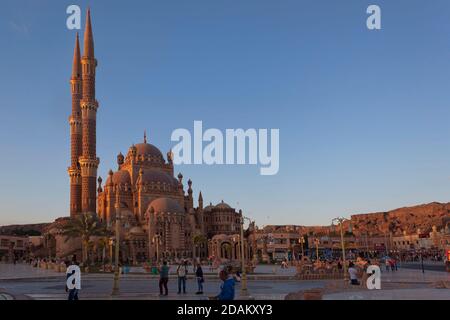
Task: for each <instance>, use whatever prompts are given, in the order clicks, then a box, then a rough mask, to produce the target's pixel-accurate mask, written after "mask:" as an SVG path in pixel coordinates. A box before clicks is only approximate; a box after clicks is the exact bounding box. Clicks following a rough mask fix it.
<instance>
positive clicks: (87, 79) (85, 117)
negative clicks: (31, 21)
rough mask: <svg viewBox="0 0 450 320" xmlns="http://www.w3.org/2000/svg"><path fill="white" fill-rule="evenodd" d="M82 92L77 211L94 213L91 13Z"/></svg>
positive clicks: (95, 160) (95, 105)
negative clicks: (81, 145) (79, 203)
mask: <svg viewBox="0 0 450 320" xmlns="http://www.w3.org/2000/svg"><path fill="white" fill-rule="evenodd" d="M81 66H82V72H81V75H82V81H81V83H82V91H83V98H82V99H81V126H82V136H83V138H82V140H83V152H82V156H81V157H80V159H79V163H80V166H81V210H82V212H94V213H95V212H96V207H97V206H96V202H97V199H96V198H97V186H96V184H97V168H98V165H99V162H100V159H99V158H97V154H96V125H97V124H96V118H97V109H98V102H97V100H95V68H96V67H97V60H96V59H95V56H94V37H93V36H92V26H91V12H90V10H89V9H88V11H87V18H86V28H85V31H84V54H83V57H82V58H81Z"/></svg>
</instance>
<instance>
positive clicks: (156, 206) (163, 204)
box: [148, 198, 184, 213]
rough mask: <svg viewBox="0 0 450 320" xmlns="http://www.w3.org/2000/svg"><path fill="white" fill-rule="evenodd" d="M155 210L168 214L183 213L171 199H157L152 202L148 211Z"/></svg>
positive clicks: (178, 205)
mask: <svg viewBox="0 0 450 320" xmlns="http://www.w3.org/2000/svg"><path fill="white" fill-rule="evenodd" d="M151 208H153V210H155V212H170V213H184V209H183V208H182V207H181V205H180V203H179V202H178V201H177V200H174V199H171V198H158V199H155V200H153V201H152V202H151V203H150V204H149V206H148V209H149V210H151Z"/></svg>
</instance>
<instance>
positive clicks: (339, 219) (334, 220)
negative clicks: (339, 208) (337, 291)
mask: <svg viewBox="0 0 450 320" xmlns="http://www.w3.org/2000/svg"><path fill="white" fill-rule="evenodd" d="M347 220H348V219H346V218H334V219H333V220H332V222H331V223H334V222H338V223H339V226H340V229H341V230H340V231H341V247H342V267H343V270H344V280H345V281H348V275H347V262H346V261H345V242H344V228H343V223H344V221H347Z"/></svg>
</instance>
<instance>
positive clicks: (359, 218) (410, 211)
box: [351, 202, 450, 234]
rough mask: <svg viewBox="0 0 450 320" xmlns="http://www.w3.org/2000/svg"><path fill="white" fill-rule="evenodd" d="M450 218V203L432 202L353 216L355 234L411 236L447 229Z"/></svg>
mask: <svg viewBox="0 0 450 320" xmlns="http://www.w3.org/2000/svg"><path fill="white" fill-rule="evenodd" d="M449 217H450V203H439V202H432V203H428V204H421V205H417V206H412V207H404V208H399V209H395V210H391V211H387V212H375V213H366V214H355V215H352V216H351V222H352V227H353V232H354V233H355V234H360V233H363V234H364V233H371V234H384V233H386V234H388V233H389V232H392V233H393V234H401V233H402V232H403V231H406V233H408V234H411V233H415V232H418V231H419V230H420V232H421V233H428V232H430V231H431V230H432V228H433V226H436V228H437V230H440V229H442V228H444V227H445V225H444V223H445V221H447V219H449Z"/></svg>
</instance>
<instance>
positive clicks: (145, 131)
mask: <svg viewBox="0 0 450 320" xmlns="http://www.w3.org/2000/svg"><path fill="white" fill-rule="evenodd" d="M144 143H147V130H144Z"/></svg>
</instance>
